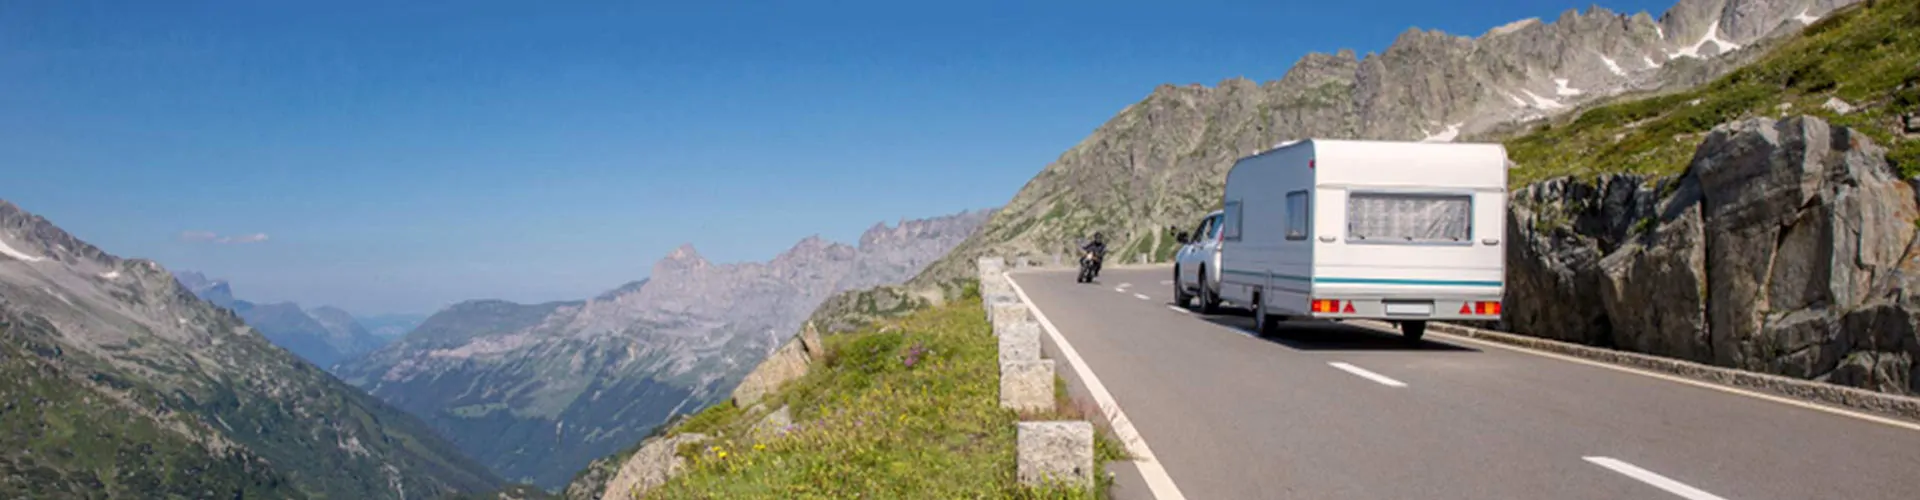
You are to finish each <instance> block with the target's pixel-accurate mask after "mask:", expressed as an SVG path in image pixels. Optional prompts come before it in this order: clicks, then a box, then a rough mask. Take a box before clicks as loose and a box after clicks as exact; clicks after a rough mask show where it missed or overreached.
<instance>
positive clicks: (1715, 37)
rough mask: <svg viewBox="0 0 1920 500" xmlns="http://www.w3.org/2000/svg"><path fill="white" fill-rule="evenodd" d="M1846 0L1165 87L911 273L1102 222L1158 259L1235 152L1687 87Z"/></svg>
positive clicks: (1755, 3)
mask: <svg viewBox="0 0 1920 500" xmlns="http://www.w3.org/2000/svg"><path fill="white" fill-rule="evenodd" d="M1852 3H1854V2H1853V1H1851V0H1681V1H1680V2H1678V3H1676V4H1674V5H1673V6H1672V7H1671V8H1669V9H1668V10H1667V11H1666V12H1665V13H1664V14H1662V15H1661V16H1660V17H1659V18H1658V19H1655V18H1653V17H1652V16H1651V15H1650V14H1647V13H1645V12H1640V13H1636V14H1632V15H1626V14H1619V13H1615V12H1613V11H1611V10H1608V9H1605V8H1601V7H1598V6H1594V7H1590V8H1589V9H1588V10H1587V12H1585V13H1582V12H1580V11H1579V10H1578V9H1569V10H1567V11H1564V12H1563V13H1562V14H1561V16H1560V17H1559V18H1558V19H1556V20H1555V21H1554V22H1551V23H1547V22H1527V21H1526V20H1524V19H1523V20H1520V21H1516V22H1514V23H1509V24H1506V25H1503V26H1499V27H1496V28H1494V29H1490V30H1487V32H1486V33H1485V34H1483V35H1482V36H1480V37H1477V38H1468V37H1464V36H1457V35H1450V34H1446V33H1444V32H1439V31H1433V30H1423V29H1419V28H1410V29H1408V30H1406V31H1403V32H1401V33H1400V35H1399V36H1397V37H1396V39H1395V41H1394V43H1393V44H1392V45H1390V46H1389V47H1387V49H1385V50H1384V51H1381V52H1378V53H1369V54H1367V55H1365V56H1358V55H1356V54H1355V53H1354V51H1352V50H1351V49H1343V50H1339V51H1336V52H1334V53H1332V54H1326V53H1317V52H1315V53H1308V54H1305V55H1303V56H1301V57H1300V58H1299V59H1298V60H1297V61H1296V63H1295V64H1294V66H1293V67H1291V68H1289V69H1288V71H1287V72H1286V73H1285V74H1284V76H1282V77H1281V78H1280V79H1279V80H1273V81H1268V82H1264V83H1256V82H1253V81H1251V80H1247V79H1244V78H1233V79H1226V80H1223V81H1222V82H1221V83H1220V84H1219V85H1218V86H1216V87H1211V88H1209V87H1204V86H1200V85H1184V86H1182V85H1173V84H1163V85H1159V86H1156V87H1155V88H1154V89H1153V91H1152V92H1151V93H1149V94H1148V95H1147V96H1146V97H1145V98H1144V99H1142V100H1141V101H1139V102H1136V103H1133V104H1130V105H1128V106H1126V107H1124V108H1123V109H1122V110H1121V111H1120V112H1119V113H1116V114H1115V115H1114V116H1113V117H1112V118H1110V119H1108V120H1107V121H1106V122H1105V123H1103V124H1101V125H1100V126H1099V127H1098V128H1096V129H1095V130H1094V131H1093V132H1092V133H1091V134H1090V135H1088V136H1087V138H1086V139H1084V140H1082V141H1081V142H1080V143H1078V144H1076V145H1074V146H1073V147H1072V148H1070V149H1068V150H1067V151H1066V152H1064V153H1062V154H1061V155H1060V156H1059V157H1058V158H1057V159H1055V160H1054V161H1053V162H1050V163H1048V164H1047V165H1046V166H1045V167H1044V168H1043V169H1042V170H1041V171H1040V172H1039V173H1038V174H1037V175H1035V176H1034V178H1033V179H1032V180H1031V181H1029V182H1028V183H1027V185H1026V186H1024V187H1022V188H1021V189H1020V191H1019V192H1018V193H1017V194H1016V195H1015V196H1014V198H1013V199H1012V200H1011V201H1009V202H1008V203H1007V205H1006V206H1005V207H1003V208H1002V209H1001V210H1000V211H999V212H998V213H996V215H995V216H994V217H993V219H992V220H990V221H988V223H987V225H986V226H985V227H984V228H982V229H981V231H980V232H979V233H978V234H977V235H976V236H974V237H973V238H970V239H969V240H968V241H966V242H965V243H962V244H961V245H960V247H958V248H957V249H956V250H955V251H954V252H952V253H950V254H948V255H947V256H945V257H943V258H942V259H941V260H940V261H938V262H936V263H934V264H933V265H931V266H929V267H928V268H927V269H926V270H925V271H923V272H922V273H921V274H919V275H917V276H915V278H914V279H913V280H911V281H910V282H909V288H912V289H916V290H923V289H939V290H943V291H944V292H945V295H948V296H952V295H953V294H955V293H957V291H958V289H959V287H960V282H963V281H965V280H966V278H967V276H968V272H969V271H968V269H969V268H968V266H970V265H971V263H972V262H973V260H974V259H975V258H977V257H980V256H983V255H987V254H989V253H992V254H1000V255H1004V256H1006V257H1009V258H1013V259H1028V260H1032V261H1037V262H1050V261H1051V260H1052V258H1053V257H1052V256H1053V255H1055V254H1063V253H1064V252H1065V250H1066V249H1067V248H1069V247H1070V246H1071V245H1073V244H1074V242H1075V241H1076V240H1078V239H1080V238H1084V237H1085V236H1087V235H1091V234H1092V233H1093V232H1095V231H1104V232H1105V233H1106V234H1108V235H1110V236H1109V244H1110V248H1113V249H1114V250H1115V253H1116V257H1118V258H1119V259H1120V260H1121V261H1125V262H1133V261H1136V260H1139V259H1140V258H1142V257H1143V256H1144V257H1145V258H1146V259H1148V260H1153V261H1164V260H1166V259H1167V258H1168V257H1170V256H1171V255H1172V253H1173V251H1174V250H1175V248H1176V247H1177V245H1176V244H1175V243H1174V242H1173V238H1172V232H1171V231H1169V230H1168V229H1169V228H1170V227H1179V226H1185V225H1188V224H1192V223H1193V222H1194V219H1195V218H1197V217H1198V216H1199V215H1201V214H1204V213H1206V211H1208V210H1212V209H1214V208H1217V205H1218V203H1219V200H1218V198H1219V196H1220V194H1221V192H1220V189H1221V183H1220V179H1222V178H1224V175H1225V171H1226V169H1227V168H1229V167H1230V166H1231V165H1232V163H1233V161H1234V160H1236V159H1238V158H1240V157H1242V156H1246V155H1248V154H1251V153H1254V152H1257V151H1260V150H1263V149H1266V148H1269V147H1271V146H1273V145H1275V144H1278V143H1280V142H1283V141H1285V140H1290V139H1296V138H1301V137H1321V138H1348V139H1391V140H1441V141H1451V140H1458V139H1461V138H1473V137H1478V136H1481V135H1485V134H1498V133H1502V131H1504V130H1506V129H1507V128H1508V127H1511V126H1513V125H1514V124H1526V123H1532V122H1536V121H1539V120H1542V119H1545V118H1549V117H1553V116H1558V115H1560V114H1564V113H1567V112H1571V111H1574V110H1577V109H1579V108H1581V107H1582V106H1585V105H1588V104H1590V103H1595V102H1602V101H1605V100H1608V99H1612V98H1616V97H1619V96H1623V95H1630V94H1638V93H1654V92H1662V91H1666V89H1672V88H1681V87H1687V86H1691V85H1694V84H1698V83H1701V82H1703V81H1705V80H1706V79H1708V78H1711V77H1713V76H1717V75H1719V74H1722V73H1724V72H1726V71H1728V70H1730V69H1732V68H1733V67H1737V66H1738V65H1740V64H1743V63H1744V62H1745V61H1748V60H1751V58H1752V57H1755V55H1756V54H1757V53H1758V52H1759V51H1758V50H1754V47H1755V46H1756V45H1764V44H1766V43H1768V42H1769V40H1772V39H1773V38H1775V37H1778V36H1779V35H1782V34H1785V33H1791V32H1793V31H1795V30H1797V29H1799V28H1800V27H1804V26H1806V25H1807V24H1808V23H1810V22H1812V20H1817V19H1818V18H1819V17H1820V16H1824V15H1825V14H1827V13H1828V12H1831V11H1832V10H1833V9H1834V8H1837V7H1840V6H1844V5H1849V4H1852Z"/></svg>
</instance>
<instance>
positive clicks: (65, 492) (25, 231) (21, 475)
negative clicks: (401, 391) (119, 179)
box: [0, 201, 501, 498]
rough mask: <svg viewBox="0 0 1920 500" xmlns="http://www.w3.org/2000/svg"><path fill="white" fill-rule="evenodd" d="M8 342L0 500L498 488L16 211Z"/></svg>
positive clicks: (333, 385) (335, 386)
mask: <svg viewBox="0 0 1920 500" xmlns="http://www.w3.org/2000/svg"><path fill="white" fill-rule="evenodd" d="M0 337H3V338H0V427H4V428H6V429H8V430H7V432H5V433H3V434H4V435H0V471H4V472H3V473H0V477H6V478H7V480H6V481H0V497H6V498H30V497H47V496H52V497H66V496H73V497H92V496H102V495H104V496H111V497H128V498H164V497H179V498H211V497H221V498H236V497H242V496H244V497H247V498H255V497H258V498H300V497H312V496H324V497H326V498H422V497H428V498H431V497H438V496H442V495H444V494H448V493H455V492H469V493H471V492H479V491H487V490H492V489H495V488H498V487H500V485H501V481H500V479H499V478H498V477H496V476H494V475H493V474H492V473H491V472H489V471H488V470H486V468H485V467H483V466H481V465H480V464H477V463H474V462H473V461H471V460H469V459H467V458H466V457H464V456H462V455H461V454H460V453H459V451H457V450H456V449H455V448H454V447H453V445H452V444H451V443H448V442H446V441H445V440H442V439H441V438H440V437H439V436H436V435H435V434H434V433H433V432H432V431H431V430H430V429H429V428H428V427H427V426H426V425H425V424H424V423H422V422H421V421H420V420H418V419H416V418H414V417H413V416H411V415H407V414H406V413H403V412H401V411H400V410H398V409H395V408H393V407H390V406H387V405H386V404H383V403H381V402H380V401H378V400H375V399H373V398H371V397H368V396H367V395H366V394H364V393H361V392H360V391H359V390H356V389H354V388H353V387H351V386H348V385H346V384H344V383H341V382H340V381H339V380H337V379H335V378H333V377H331V376H328V375H327V374H326V373H325V372H322V371H320V370H318V369H316V368H315V367H314V366H313V365H311V364H309V363H307V362H305V361H302V360H300V359H299V358H297V357H294V355H292V354H289V353H288V352H287V351H285V350H283V349H281V348H279V347H275V346H274V345H273V344H271V343H269V342H268V341H267V340H266V339H265V338H264V337H263V336H262V335H261V334H260V333H259V332H257V331H256V330H254V329H253V328H249V327H248V326H247V325H246V324H245V323H243V322H242V321H241V319H240V318H239V317H238V316H235V315H234V314H233V313H232V312H231V311H230V310H228V309H224V308H221V307H217V306H215V305H213V304H210V303H208V302H207V301H204V300H201V299H199V298H196V297H195V296H194V295H192V294H191V293H189V291H188V289H186V288H185V287H183V286H181V284H180V283H179V282H178V281H177V280H176V279H175V277H174V276H173V275H172V274H170V273H168V272H167V271H166V270H165V269H164V268H162V267H161V266H160V265H159V264H157V263H154V262H152V261H146V260H139V259H121V258H119V257H115V256H113V255H110V254H107V253H106V252H104V251H102V250H100V249H99V248H96V247H94V246H93V245H91V244H88V243H87V242H85V241H81V240H80V239H78V238H75V237H73V236H72V235H70V234H68V233H66V232H65V231H63V230H61V229H60V228H58V227H56V226H54V225H53V224H52V223H50V222H48V221H47V220H46V219H44V218H41V217H39V216H36V215H33V214H30V213H27V212H25V211H23V210H21V209H20V208H19V207H16V206H14V205H13V204H11V203H8V202H5V201H0ZM75 429H79V430H82V432H72V430H75ZM75 450H91V451H84V452H82V453H78V454H76V453H75Z"/></svg>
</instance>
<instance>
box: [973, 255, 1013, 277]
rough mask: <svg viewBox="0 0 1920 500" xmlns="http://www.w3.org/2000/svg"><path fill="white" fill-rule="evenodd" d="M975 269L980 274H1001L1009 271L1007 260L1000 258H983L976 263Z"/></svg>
mask: <svg viewBox="0 0 1920 500" xmlns="http://www.w3.org/2000/svg"><path fill="white" fill-rule="evenodd" d="M974 268H975V269H978V270H980V274H1000V273H1001V272H1004V271H1006V270H1007V260H1006V259H1002V258H999V257H981V258H980V259H979V260H975V261H974Z"/></svg>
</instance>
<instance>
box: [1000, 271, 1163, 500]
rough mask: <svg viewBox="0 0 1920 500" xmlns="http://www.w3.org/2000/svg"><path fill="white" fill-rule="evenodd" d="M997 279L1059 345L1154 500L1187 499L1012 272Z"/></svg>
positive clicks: (1061, 353)
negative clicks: (1001, 280)
mask: <svg viewBox="0 0 1920 500" xmlns="http://www.w3.org/2000/svg"><path fill="white" fill-rule="evenodd" d="M1000 276H1001V277H1003V278H1006V280H1007V284H1008V285H1011V286H1012V287H1013V293H1014V295H1018V296H1019V297H1020V302H1021V303H1023V304H1026V305H1027V310H1028V311H1029V312H1032V313H1033V318H1034V320H1036V321H1038V322H1039V323H1040V328H1041V329H1043V330H1046V331H1047V337H1048V338H1051V339H1052V340H1053V343H1054V345H1056V346H1059V348H1060V357H1062V358H1066V361H1067V364H1068V365H1070V366H1072V368H1073V373H1074V375H1075V376H1076V377H1079V378H1080V383H1081V384H1085V385H1086V387H1087V392H1088V393H1090V394H1092V395H1093V401H1094V403H1095V404H1098V405H1100V413H1103V414H1105V416H1106V417H1107V421H1108V423H1110V424H1111V425H1112V426H1113V433H1114V434H1117V435H1118V436H1119V438H1120V441H1121V442H1122V443H1124V444H1125V445H1126V447H1127V454H1129V455H1133V458H1134V460H1133V462H1134V465H1135V466H1136V467H1138V468H1139V470H1140V476H1141V477H1142V478H1144V479H1145V480H1146V482H1147V489H1149V490H1151V491H1152V492H1153V497H1154V498H1156V499H1160V500H1186V497H1185V496H1182V495H1181V494H1180V487H1179V486H1175V485H1174V484H1173V477H1172V476H1168V475H1167V469H1166V467H1164V466H1161V465H1160V460H1159V459H1157V458H1154V456H1153V450H1152V449H1151V448H1148V447H1147V440H1146V438H1143V437H1141V436H1140V431H1139V430H1138V429H1135V428H1134V427H1133V421H1131V420H1127V414H1126V413H1125V412H1122V411H1120V403H1118V402H1116V401H1114V399H1113V394H1112V393H1109V392H1107V386H1106V385H1104V384H1101V383H1100V377H1099V376H1097V375H1094V374H1093V369H1091V368H1088V367H1087V362H1086V360H1084V359H1081V358H1080V353H1079V351H1075V350H1073V344H1069V343H1067V338H1066V336H1064V335H1061V334H1060V329H1059V328H1056V327H1054V326H1053V322H1052V321H1048V320H1047V314H1046V313H1044V312H1040V307H1039V306H1036V305H1034V304H1033V299H1032V298H1029V297H1027V291H1026V290H1025V289H1022V288H1021V287H1020V282H1019V281H1017V280H1014V279H1013V275H1012V273H1010V272H1005V271H1003V272H1001V273H1000Z"/></svg>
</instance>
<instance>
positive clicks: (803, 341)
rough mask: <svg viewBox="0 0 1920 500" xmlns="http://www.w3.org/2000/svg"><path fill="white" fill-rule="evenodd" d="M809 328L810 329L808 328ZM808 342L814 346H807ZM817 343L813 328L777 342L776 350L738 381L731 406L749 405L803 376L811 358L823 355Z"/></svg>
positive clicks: (817, 335)
mask: <svg viewBox="0 0 1920 500" xmlns="http://www.w3.org/2000/svg"><path fill="white" fill-rule="evenodd" d="M808 331H813V330H812V329H808ZM810 345H811V346H815V347H814V348H812V349H809V347H808V346H810ZM820 345H821V344H820V334H819V332H817V331H813V333H812V334H811V335H809V334H808V333H806V332H802V333H801V334H800V335H795V336H793V338H791V339H788V340H787V342H786V343H785V344H781V345H780V348H779V349H775V350H774V351H773V354H771V355H768V356H767V359H766V360H763V361H761V362H760V365H759V366H755V367H754V368H753V371H752V372H748V373H747V376H746V378H743V379H741V380H740V385H738V386H735V387H734V388H733V405H734V406H736V407H740V408H748V407H752V406H753V405H754V404H755V403H758V402H760V398H763V397H766V395H767V394H769V393H772V392H773V391H775V390H779V389H780V386H781V385H784V384H786V383H787V382H789V381H792V380H793V379H797V378H800V377H802V376H805V375H806V374H807V368H808V367H809V366H811V365H812V364H813V360H814V359H815V358H817V357H819V356H822V355H824V354H825V352H824V350H823V349H822V348H820V347H819V346H820Z"/></svg>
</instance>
